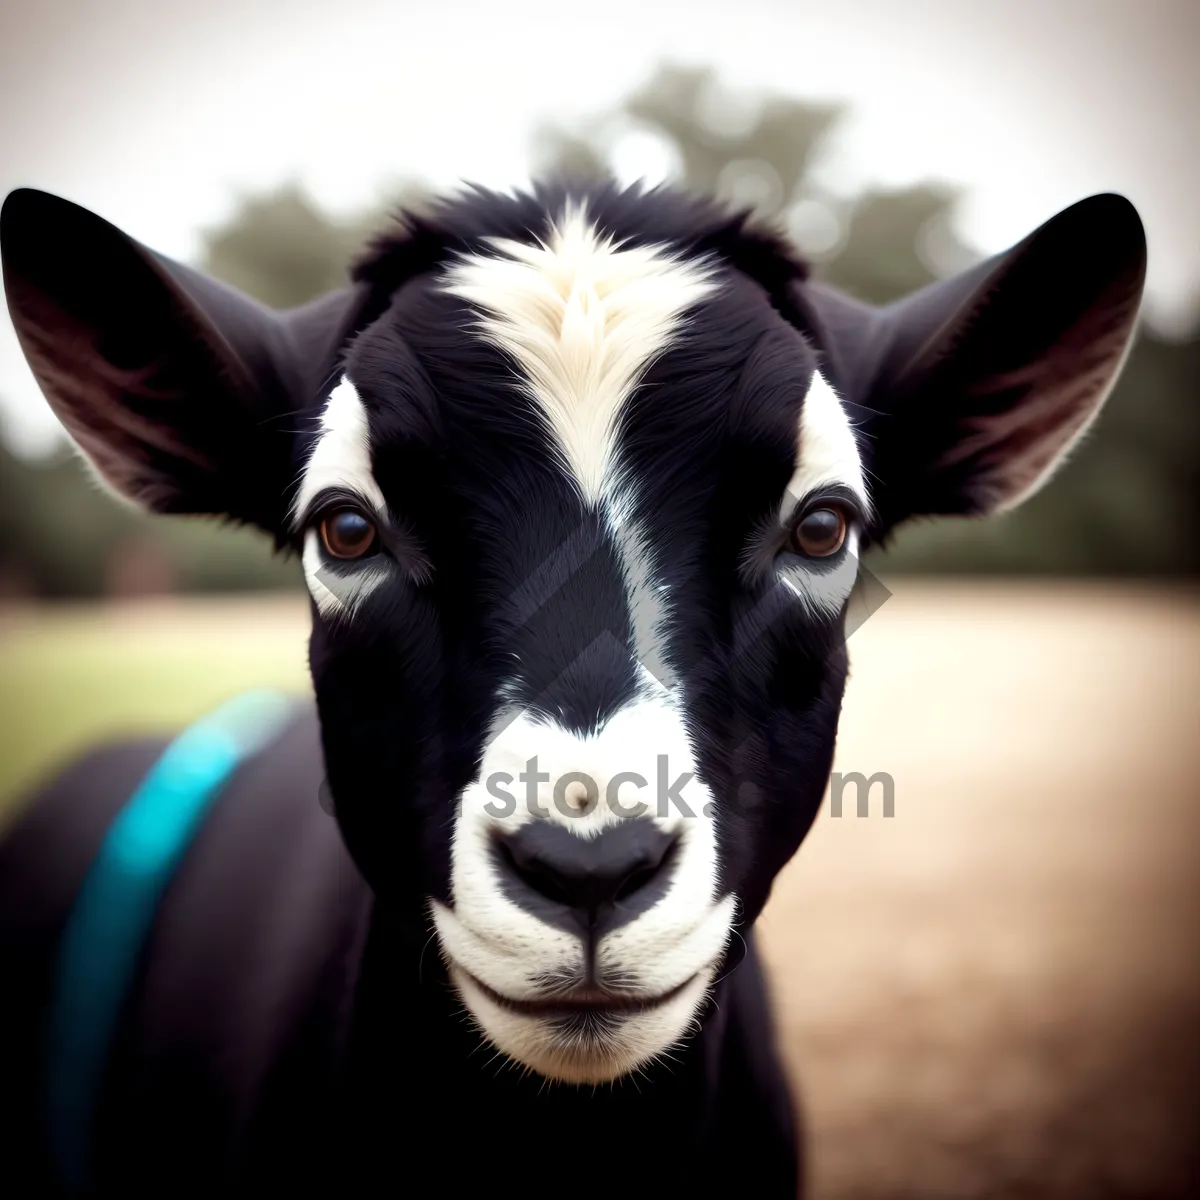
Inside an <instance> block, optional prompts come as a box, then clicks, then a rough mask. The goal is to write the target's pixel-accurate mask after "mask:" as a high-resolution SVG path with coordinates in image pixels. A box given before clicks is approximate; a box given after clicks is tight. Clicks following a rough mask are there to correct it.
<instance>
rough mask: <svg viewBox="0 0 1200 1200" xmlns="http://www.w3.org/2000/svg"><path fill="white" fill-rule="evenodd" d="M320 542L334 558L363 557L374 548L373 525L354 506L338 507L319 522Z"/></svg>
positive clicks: (374, 535)
mask: <svg viewBox="0 0 1200 1200" xmlns="http://www.w3.org/2000/svg"><path fill="white" fill-rule="evenodd" d="M320 528H321V543H322V544H323V545H324V547H325V549H326V550H327V551H328V552H329V554H331V555H332V556H333V557H334V558H364V557H365V556H366V555H368V554H370V552H371V551H372V550H374V549H375V540H376V534H375V526H374V525H373V524H372V523H371V522H370V521H369V520H367V518H366V517H364V516H363V515H362V513H360V512H359V511H358V510H357V509H356V508H340V509H338V511H337V512H332V513H330V514H329V516H327V517H326V518H325V519H324V520H323V521H322V522H321V526H320Z"/></svg>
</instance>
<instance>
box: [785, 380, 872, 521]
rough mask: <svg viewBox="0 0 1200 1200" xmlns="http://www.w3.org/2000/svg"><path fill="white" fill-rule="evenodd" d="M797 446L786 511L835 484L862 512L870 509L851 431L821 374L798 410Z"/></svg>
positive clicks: (835, 397) (834, 395) (860, 462)
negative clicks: (854, 499)
mask: <svg viewBox="0 0 1200 1200" xmlns="http://www.w3.org/2000/svg"><path fill="white" fill-rule="evenodd" d="M797 446H798V451H797V455H796V470H795V472H794V474H793V475H792V478H791V481H790V482H789V483H788V489H787V490H788V495H787V496H786V497H785V499H784V505H785V506H786V507H787V508H788V509H789V510H790V508H791V506H792V505H794V504H795V502H796V500H798V499H800V498H801V497H803V496H806V495H808V494H809V493H810V492H814V491H816V490H817V489H818V488H822V487H829V486H830V485H836V484H841V485H842V486H844V487H848V488H849V489H850V490H851V491H852V492H853V493H854V494H855V495H856V496H857V497H858V498H859V500H860V501H861V502H862V505H863V507H864V508H867V507H868V506H869V504H870V498H869V496H868V494H867V486H866V483H865V482H864V479H863V464H862V455H861V454H860V453H859V450H858V442H857V441H856V440H855V437H854V429H853V427H852V426H851V424H850V418H849V417H848V416H847V415H846V410H845V409H844V408H843V407H842V402H841V401H840V400H839V399H838V396H837V393H836V392H835V391H834V390H833V388H831V387H830V386H829V384H828V382H827V381H826V379H825V377H824V376H823V375H822V374H821V373H820V371H818V372H817V373H816V374H814V375H813V378H812V383H811V384H809V388H808V394H807V395H806V396H805V397H804V405H803V407H802V408H801V409H800V427H799V429H798V430H797Z"/></svg>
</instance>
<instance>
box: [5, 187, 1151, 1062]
mask: <svg viewBox="0 0 1200 1200" xmlns="http://www.w3.org/2000/svg"><path fill="white" fill-rule="evenodd" d="M2 232H3V250H4V268H5V282H6V287H7V292H8V297H9V304H10V308H11V311H12V314H13V318H14V321H15V324H16V328H17V331H18V334H19V336H20V339H21V342H22V345H23V347H24V349H25V351H26V354H27V355H28V358H29V361H30V363H31V364H32V366H33V369H34V371H35V373H36V374H37V376H38V378H39V380H40V382H41V385H42V387H43V389H44V391H45V393H46V395H47V397H48V398H49V400H50V403H51V404H52V405H53V406H54V408H55V410H56V411H57V413H58V415H59V416H60V418H61V419H62V421H63V423H64V424H65V425H66V427H67V428H68V430H69V431H70V432H71V433H72V435H73V436H74V438H75V440H76V441H77V443H78V444H79V446H80V447H81V448H82V449H83V451H84V453H85V454H86V455H87V457H88V458H89V460H90V461H91V463H92V465H93V466H94V468H95V470H96V472H97V473H98V475H99V476H100V478H101V479H103V480H104V481H105V482H106V483H107V484H108V485H110V486H111V487H112V488H113V489H115V490H116V491H117V492H118V493H120V494H122V495H123V496H125V497H127V498H130V499H132V500H134V501H135V502H137V503H139V504H141V505H143V506H146V507H149V508H151V509H154V510H157V511H160V512H175V513H213V514H221V515H225V516H228V517H232V518H233V519H235V520H238V521H242V522H247V523H251V524H255V525H258V526H260V527H262V528H263V529H265V530H267V531H268V532H270V533H271V534H272V535H273V536H274V537H275V538H276V539H277V541H278V542H279V543H280V544H281V545H292V546H294V547H295V549H296V550H297V551H298V552H299V553H300V555H301V557H302V561H303V566H304V573H305V576H306V578H307V581H308V586H309V589H310V591H311V593H312V611H313V632H312V641H311V666H312V675H313V682H314V685H315V688H316V695H317V701H318V706H319V711H320V717H321V725H322V733H323V739H324V748H325V757H326V763H327V769H328V772H329V782H330V785H331V789H332V794H333V796H334V797H335V807H336V813H337V817H338V820H339V822H340V824H341V828H342V831H343V834H344V836H345V839H346V842H347V844H348V846H349V847H350V850H351V852H352V853H353V855H354V857H355V859H356V861H357V862H358V863H359V865H360V867H361V869H362V871H363V873H364V874H365V876H366V878H367V879H368V880H369V881H370V883H371V884H372V886H373V887H374V889H375V891H376V893H377V895H378V896H379V897H380V898H381V901H382V902H383V903H384V904H390V905H395V906H398V907H404V906H407V907H408V908H409V911H418V910H419V911H421V912H425V913H429V914H431V915H432V920H433V922H434V925H435V927H436V933H437V936H438V939H439V941H440V945H441V950H442V953H443V956H444V958H445V960H446V964H447V967H448V970H449V974H450V977H451V979H452V981H453V983H454V985H455V987H456V988H457V990H458V992H459V995H460V996H461V999H462V1001H463V1002H464V1004H465V1005H466V1007H467V1008H468V1009H469V1011H470V1013H471V1014H472V1016H473V1017H474V1019H475V1020H476V1022H477V1023H478V1025H479V1026H480V1028H481V1029H482V1031H483V1033H484V1034H485V1035H486V1036H487V1037H488V1038H489V1039H490V1040H491V1041H492V1042H493V1043H494V1044H495V1045H496V1046H498V1047H499V1048H500V1049H501V1050H503V1051H504V1052H506V1053H507V1054H508V1055H510V1056H511V1057H512V1058H514V1059H516V1060H518V1061H519V1062H521V1063H523V1064H526V1065H527V1066H529V1067H532V1068H533V1069H535V1070H537V1071H539V1072H541V1073H543V1074H544V1075H547V1076H549V1077H552V1078H557V1079H562V1080H569V1081H579V1082H584V1081H591V1082H595V1081H602V1080H607V1079H612V1078H616V1077H618V1076H620V1075H623V1074H625V1073H628V1072H630V1071H633V1070H635V1069H636V1068H637V1067H638V1066H639V1065H640V1064H642V1063H644V1062H646V1061H648V1060H649V1059H651V1058H652V1057H654V1056H655V1055H658V1054H660V1053H662V1052H664V1051H665V1050H667V1049H668V1048H669V1047H670V1046H671V1045H672V1044H673V1043H674V1042H676V1041H677V1040H678V1039H679V1038H680V1037H681V1036H683V1035H684V1033H685V1032H686V1030H687V1029H688V1028H689V1025H691V1024H692V1023H693V1022H694V1021H695V1020H696V1019H697V1017H698V1016H699V1015H700V1014H701V1012H702V1010H703V1005H704V1001H705V997H706V994H707V992H708V990H709V988H710V987H711V985H712V984H713V981H714V980H715V978H716V977H717V974H718V972H719V971H720V970H722V969H723V965H724V964H726V963H727V962H728V961H729V957H730V953H731V947H732V946H735V945H736V944H737V930H738V929H739V927H740V928H746V927H747V926H748V925H749V924H750V923H751V922H753V920H754V919H755V917H756V916H757V915H758V913H759V912H760V910H761V909H762V907H763V904H764V903H765V901H766V898H767V895H768V892H769V890H770V887H771V883H772V880H773V879H774V877H775V875H776V873H777V872H778V871H779V869H780V868H781V867H782V866H783V864H784V863H785V862H787V860H788V859H789V858H790V857H791V856H792V854H793V853H794V852H795V850H796V848H797V846H798V845H799V844H800V841H801V839H802V838H803V837H804V835H805V833H806V832H807V830H808V828H809V826H810V824H811V823H812V821H813V818H814V815H815V814H816V812H817V809H818V805H819V803H820V800H821V796H822V794H823V790H824V787H825V784H826V781H827V777H828V774H829V770H830V765H831V762H832V757H833V748H834V738H835V733H836V727H837V720H838V712H839V707H840V704H841V699H842V691H843V687H844V684H845V679H846V650H845V645H844V638H845V633H844V618H845V613H846V608H847V602H848V598H849V596H850V592H851V587H852V585H853V583H854V580H855V576H856V570H857V559H858V556H859V554H860V553H861V552H862V550H863V548H864V547H866V546H867V545H869V544H871V543H878V542H879V541H880V540H881V539H883V538H884V537H886V535H887V534H888V533H889V532H890V531H891V530H892V529H893V528H894V527H895V526H896V525H897V524H898V523H899V522H901V521H903V520H905V519H906V518H909V517H912V516H917V515H921V514H936V513H960V514H986V513H990V512H994V511H997V510H999V509H1003V508H1005V507H1008V506H1011V505H1013V504H1015V503H1017V502H1019V501H1020V500H1021V499H1023V498H1024V497H1025V496H1027V495H1028V494H1029V493H1031V492H1032V491H1033V490H1034V489H1036V488H1037V487H1038V486H1039V485H1040V484H1041V483H1042V482H1043V481H1044V480H1045V479H1046V477H1047V476H1048V474H1049V473H1050V472H1051V471H1052V470H1053V468H1054V466H1055V464H1056V463H1058V462H1059V461H1060V460H1061V458H1062V457H1063V455H1064V454H1065V453H1066V452H1067V451H1068V450H1069V449H1070V447H1071V446H1072V445H1073V444H1074V443H1075V442H1076V441H1077V439H1078V438H1079V436H1080V435H1081V433H1082V432H1083V431H1084V430H1085V429H1086V427H1087V426H1088V424H1089V422H1090V421H1091V420H1092V418H1093V417H1094V416H1095V414H1096V412H1097V410H1098V408H1099V406H1100V405H1101V403H1102V402H1103V399H1104V397H1105V395H1106V393H1107V391H1108V389H1109V387H1110V386H1111V384H1112V382H1113V380H1114V379H1115V377H1116V374H1117V372H1118V370H1119V368H1120V365H1121V362H1122V359H1123V356H1124V354H1125V352H1126V349H1127V346H1128V344H1129V341H1130V337H1131V331H1132V329H1133V327H1134V322H1135V317H1136V313H1137V307H1138V303H1139V299H1140V294H1141V287H1142V280H1143V275H1144V268H1145V244H1144V238H1143V234H1142V229H1141V225H1140V222H1139V221H1138V218H1137V216H1136V214H1135V213H1134V211H1133V209H1132V208H1131V207H1130V206H1129V204H1128V203H1127V202H1125V201H1123V200H1121V199H1120V198H1118V197H1113V196H1101V197H1095V198H1093V199H1091V200H1088V201H1084V202H1083V203H1081V204H1079V205H1076V206H1075V207H1074V208H1072V209H1070V210H1068V211H1067V212H1065V213H1062V214H1060V215H1059V216H1058V217H1056V218H1055V219H1054V220H1052V221H1050V222H1049V223H1048V224H1047V225H1045V226H1043V227H1042V228H1041V229H1040V230H1038V231H1037V232H1036V233H1034V234H1032V235H1031V236H1030V237H1029V238H1027V239H1026V240H1025V241H1023V242H1022V243H1020V244H1019V245H1018V246H1016V247H1014V248H1013V249H1012V250H1010V251H1008V252H1007V253H1005V254H1002V255H999V256H997V257H996V258H994V259H991V260H989V261H988V262H985V263H983V264H981V265H980V266H978V267H976V268H974V269H972V270H971V271H969V272H967V273H965V274H964V275H961V276H959V277H957V278H954V279H951V280H948V281H945V282H942V283H939V284H936V285H933V286H931V287H930V288H928V289H926V290H925V291H923V292H920V293H918V294H916V295H915V296H913V297H911V298H910V299H909V300H907V301H904V302H901V303H898V304H895V305H892V306H890V307H887V308H883V309H876V308H870V307H868V306H865V305H862V304H859V303H857V302H855V301H853V300H851V299H849V298H847V297H845V296H843V295H841V294H839V293H836V292H834V291H832V290H830V289H828V288H825V287H822V286H821V285H819V284H817V283H816V282H814V281H811V280H809V279H808V278H807V276H806V273H805V271H804V269H803V267H802V266H801V265H800V264H799V263H798V262H797V261H796V260H795V259H794V258H793V257H792V256H790V255H789V253H788V251H787V249H786V247H785V246H784V244H783V243H782V242H781V241H779V240H777V239H776V238H775V237H774V236H772V235H770V234H766V233H763V232H756V231H754V230H753V229H752V228H751V227H749V226H747V224H746V222H745V221H744V220H743V219H731V218H730V217H729V216H728V215H722V214H721V213H720V212H718V211H717V210H716V209H715V208H714V207H711V206H710V205H708V204H706V203H703V202H698V201H695V200H691V199H688V198H687V197H684V196H681V195H679V194H677V193H673V192H669V191H662V192H652V193H644V192H636V191H635V192H623V193H622V192H618V191H615V190H612V189H607V188H593V189H584V190H583V191H581V192H579V193H572V192H570V191H569V190H568V189H566V188H561V187H548V188H545V189H541V190H538V191H536V192H535V193H534V194H533V195H530V196H523V197H515V198H514V197H500V196H494V195H487V194H483V193H472V194H470V195H469V196H468V197H466V198H462V199H459V200H456V201H454V202H451V203H448V204H447V205H445V206H444V207H442V208H441V209H439V210H438V211H437V212H436V214H435V215H433V216H431V217H426V218H423V219H420V220H416V219H412V220H409V222H408V223H407V225H406V226H405V227H404V228H403V229H402V231H401V232H399V233H397V234H396V235H394V236H391V237H388V238H385V239H384V240H382V241H380V242H379V243H378V244H377V245H376V246H375V247H374V248H373V250H372V251H371V253H370V255H369V256H368V258H367V259H366V260H365V261H364V262H363V263H362V264H361V265H360V267H359V268H358V270H357V272H356V275H355V282H354V284H353V286H351V287H349V288H347V289H346V290H345V291H343V292H339V293H336V294H334V295H331V296H327V297H325V298H323V299H321V300H318V301H316V302H314V303H313V304H311V305H308V306H306V307H305V308H302V309H299V310H296V311H294V312H290V313H286V314H278V313H273V312H269V311H267V310H265V309H263V308H261V307H260V306H258V305H256V304H255V303H253V302H251V301H250V300H248V299H247V298H245V297H244V296H241V295H239V294H238V293H236V292H233V291H231V290H230V289H228V288H225V287H222V286H220V285H217V284H215V283H213V282H211V281H210V280H208V279H206V278H204V277H202V276H200V275H198V274H196V273H195V272H193V271H190V270H188V269H185V268H183V267H181V266H179V265H178V264H175V263H171V262H168V261H167V260H165V259H162V258H161V257H159V256H156V255H154V254H152V253H151V252H149V251H147V250H146V249H145V248H143V247H141V246H139V245H138V244H137V243H135V242H133V241H132V240H131V239H129V238H128V237H126V236H125V235H124V234H122V233H120V232H119V231H117V230H116V229H114V228H113V227H112V226H110V225H108V224H106V223H105V222H103V221H101V220H100V219H99V218H97V217H94V216H92V215H91V214H89V213H87V212H85V211H84V210H82V209H79V208H77V207H75V206H74V205H71V204H68V203H66V202H64V201H61V200H58V199H55V198H53V197H50V196H46V195H44V194H41V193H36V192H18V193H14V194H13V195H12V196H11V197H10V198H9V200H8V202H7V205H6V207H5V209H4V216H3V229H2ZM314 802H315V801H314Z"/></svg>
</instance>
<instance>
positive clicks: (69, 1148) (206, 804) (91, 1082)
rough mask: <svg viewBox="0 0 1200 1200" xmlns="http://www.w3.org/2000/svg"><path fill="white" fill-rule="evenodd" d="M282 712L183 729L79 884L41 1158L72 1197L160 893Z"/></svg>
mask: <svg viewBox="0 0 1200 1200" xmlns="http://www.w3.org/2000/svg"><path fill="white" fill-rule="evenodd" d="M292 712H293V703H292V701H291V700H290V699H289V698H288V697H286V696H283V695H280V694H279V693H276V692H268V691H256V692H247V693H245V694H244V695H241V696H238V697H236V698H235V699H233V700H231V701H229V702H228V703H227V704H225V705H223V706H222V707H220V708H218V709H217V710H216V711H215V712H213V713H210V714H209V715H208V716H206V717H203V718H201V719H200V720H199V721H197V722H196V723H195V724H194V725H192V726H190V727H189V728H188V729H186V730H185V731H184V732H183V733H182V734H180V735H179V737H177V738H176V739H175V740H174V741H173V742H172V743H171V744H170V745H169V746H168V747H167V749H166V750H165V751H164V752H163V754H162V757H161V758H159V760H158V761H157V762H156V763H155V765H154V766H153V767H152V768H151V770H150V772H149V774H148V775H147V776H146V777H145V779H144V780H143V781H142V783H141V785H140V786H139V787H138V789H137V791H136V792H134V794H133V796H132V797H131V798H130V800H129V801H128V803H127V804H126V805H125V807H124V808H123V809H122V810H121V811H120V812H119V813H118V814H117V817H116V819H115V820H114V821H113V823H112V825H111V826H110V827H109V830H108V833H107V834H106V835H105V838H104V841H103V842H102V844H101V846H100V851H99V853H98V854H97V856H96V858H95V860H94V861H93V863H92V866H91V868H90V870H89V872H88V874H87V876H86V878H85V879H84V882H83V886H82V888H81V889H80V892H79V895H78V897H77V898H76V901H75V907H74V909H73V910H72V912H71V914H70V916H69V918H68V920H67V924H66V927H65V929H64V931H63V935H62V941H61V943H60V946H59V958H58V976H57V988H56V993H55V996H54V1000H53V1004H52V1007H51V1010H50V1014H49V1027H48V1042H47V1056H48V1060H47V1069H48V1073H47V1080H46V1082H47V1095H46V1100H47V1103H48V1116H49V1122H50V1138H51V1148H52V1150H53V1152H54V1155H55V1159H56V1161H57V1163H58V1165H59V1169H60V1171H61V1172H62V1175H63V1178H64V1181H65V1182H66V1183H67V1185H68V1187H70V1188H71V1189H72V1190H78V1189H80V1188H82V1187H84V1186H85V1184H86V1182H87V1178H88V1167H89V1158H90V1133H91V1122H92V1113H93V1110H94V1107H95V1104H96V1101H97V1099H98V1096H99V1091H100V1087H101V1083H102V1080H103V1075H104V1069H105V1066H106V1063H107V1059H108V1047H109V1044H110V1042H111V1040H112V1036H113V1034H114V1032H115V1028H116V1025H117V1021H118V1019H119V1017H120V1013H121V1009H122V1006H123V1004H124V1001H125V998H126V996H127V995H128V993H129V990H130V988H131V986H132V984H133V981H134V978H135V976H136V972H137V968H138V961H139V957H140V954H141V950H142V946H143V945H144V943H145V940H146V937H147V935H148V934H149V932H150V929H151V927H152V926H153V923H154V915H155V912H156V911H157V909H158V903H159V900H160V899H161V897H162V894H163V891H164V890H165V889H166V886H167V884H168V883H169V882H170V880H171V877H172V875H173V874H174V872H175V869H176V867H177V866H178V865H179V863H180V861H181V860H182V858H183V856H184V854H185V853H186V852H187V849H188V846H189V845H190V844H191V842H192V839H193V837H194V836H195V835H196V832H197V831H198V830H199V828H200V826H201V824H202V823H203V820H204V816H205V814H206V813H207V812H208V810H209V808H210V807H211V805H212V802H213V801H214V800H215V799H216V797H217V795H218V794H219V793H220V791H221V789H222V787H223V786H224V785H225V783H226V782H227V781H228V780H229V778H230V777H231V776H232V775H233V773H234V772H235V771H236V770H237V768H238V767H239V766H240V765H241V764H242V763H243V762H245V760H246V759H248V758H250V757H252V756H253V755H254V754H256V753H257V752H258V751H259V750H260V749H262V748H263V747H264V746H265V745H266V744H267V743H268V742H270V741H271V740H273V739H274V738H275V736H276V735H277V734H278V733H279V732H280V731H281V730H282V728H283V727H284V726H285V725H286V724H287V723H288V721H289V719H290V717H291V715H292Z"/></svg>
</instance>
